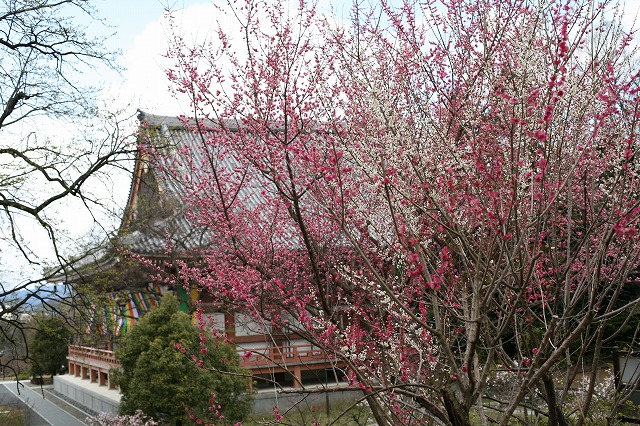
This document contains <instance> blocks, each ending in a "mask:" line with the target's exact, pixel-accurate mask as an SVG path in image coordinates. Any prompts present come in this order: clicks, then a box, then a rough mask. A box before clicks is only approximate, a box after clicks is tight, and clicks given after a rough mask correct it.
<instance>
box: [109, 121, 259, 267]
mask: <svg viewBox="0 0 640 426" xmlns="http://www.w3.org/2000/svg"><path fill="white" fill-rule="evenodd" d="M138 119H139V120H140V123H141V129H142V130H141V135H143V136H142V138H143V139H141V142H142V143H144V144H150V145H153V146H156V147H158V146H161V147H163V149H164V150H165V152H167V153H169V155H166V156H158V157H157V158H155V160H154V162H153V164H149V163H148V162H146V161H147V160H146V159H145V158H142V157H140V158H139V159H138V164H137V165H136V170H137V173H139V179H140V182H138V183H136V182H135V179H136V176H134V182H133V183H132V187H131V196H130V201H129V205H128V206H127V211H126V212H125V219H124V220H123V226H122V227H121V231H120V237H119V242H120V244H122V245H123V246H124V247H126V248H128V249H129V250H131V251H133V252H134V253H137V254H140V255H147V256H159V257H164V256H170V255H172V256H178V257H182V256H184V255H188V253H189V252H190V251H193V250H197V249H200V248H204V247H208V246H210V245H211V243H212V241H211V238H212V236H211V233H210V232H208V231H207V229H206V228H202V227H198V226H195V225H194V224H193V223H191V222H190V221H189V220H188V219H187V209H188V207H187V206H186V205H185V203H184V201H183V200H184V197H185V196H186V189H185V187H184V186H183V185H182V184H181V183H180V182H178V180H177V179H175V177H174V176H172V175H171V174H169V173H168V172H166V171H165V170H166V169H168V168H171V167H176V162H175V160H176V155H178V153H179V152H181V151H182V150H187V151H188V152H189V153H190V155H191V158H192V160H193V164H194V166H196V167H199V166H202V165H204V164H207V159H205V158H204V156H203V154H202V150H200V149H199V148H198V147H199V145H200V144H201V141H202V140H201V136H200V135H199V134H197V133H195V132H194V131H192V130H191V129H188V128H185V126H184V125H183V123H182V122H181V121H180V120H179V119H177V118H176V117H165V116H158V115H153V114H148V113H144V112H140V113H139V114H138ZM225 125H226V126H227V128H228V129H230V130H232V131H234V130H235V129H237V125H236V123H232V122H229V123H225ZM218 161H219V162H220V164H219V166H220V167H223V168H225V169H229V170H230V169H235V168H237V167H238V164H237V161H235V160H234V159H233V157H231V156H224V157H223V158H220V159H218ZM138 168H140V170H138ZM239 196H240V197H241V198H242V200H243V202H244V203H247V205H249V206H251V205H253V206H255V205H258V204H259V203H261V201H262V197H261V195H260V192H259V191H258V190H255V191H252V190H251V188H250V187H245V188H244V189H243V190H242V191H241V193H240V194H239ZM169 244H171V245H173V247H172V249H171V250H170V254H169V253H168V250H167V247H168V245H169Z"/></svg>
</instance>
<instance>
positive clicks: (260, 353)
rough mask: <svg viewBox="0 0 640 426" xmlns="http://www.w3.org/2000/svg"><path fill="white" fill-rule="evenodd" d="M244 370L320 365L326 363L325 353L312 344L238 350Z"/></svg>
mask: <svg viewBox="0 0 640 426" xmlns="http://www.w3.org/2000/svg"><path fill="white" fill-rule="evenodd" d="M238 353H239V354H240V366H241V367H242V368H248V369H252V368H264V367H271V366H279V367H283V368H286V367H288V366H292V365H305V364H318V363H320V362H326V357H325V355H324V353H323V352H322V351H321V350H320V349H319V348H318V347H316V346H313V345H311V344H306V345H292V346H272V347H269V348H263V349H256V350H255V351H252V350H241V349H239V350H238Z"/></svg>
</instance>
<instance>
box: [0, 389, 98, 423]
mask: <svg viewBox="0 0 640 426" xmlns="http://www.w3.org/2000/svg"><path fill="white" fill-rule="evenodd" d="M36 389H39V388H36ZM0 402H3V403H4V404H3V405H12V406H18V407H19V408H22V409H24V410H25V411H26V412H27V425H29V426H85V425H86V424H85V423H83V422H81V421H80V420H78V419H76V418H75V417H73V416H72V415H70V414H69V413H67V412H66V411H64V410H63V409H61V408H60V407H58V406H57V405H55V404H53V403H52V402H50V401H49V400H46V399H44V398H43V397H42V394H41V393H38V392H36V391H35V390H34V389H33V388H30V387H29V386H26V385H24V384H22V383H20V382H14V381H12V382H3V383H0ZM5 402H6V403H5Z"/></svg>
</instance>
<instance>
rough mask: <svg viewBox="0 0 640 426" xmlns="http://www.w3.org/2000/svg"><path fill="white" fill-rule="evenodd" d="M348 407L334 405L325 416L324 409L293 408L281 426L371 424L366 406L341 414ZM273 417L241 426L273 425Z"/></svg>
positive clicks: (351, 425)
mask: <svg viewBox="0 0 640 426" xmlns="http://www.w3.org/2000/svg"><path fill="white" fill-rule="evenodd" d="M348 407H349V405H340V406H338V405H336V406H332V407H331V410H330V411H329V415H328V416H327V411H326V409H325V407H317V408H307V407H304V408H294V409H292V410H291V411H289V412H287V413H283V417H282V422H281V423H279V424H283V425H291V426H293V425H296V426H312V425H314V424H321V425H326V424H329V423H331V422H333V421H336V419H337V421H336V422H335V423H334V424H335V425H336V426H365V425H367V424H371V422H372V420H373V416H372V414H371V410H370V409H369V407H368V406H366V405H357V406H356V407H353V408H351V409H350V410H349V411H348V412H347V413H345V414H344V415H342V416H341V414H343V412H344V410H345V409H347V408H348ZM274 418H275V416H274V415H273V414H272V415H267V416H263V418H258V416H252V418H250V419H249V420H247V421H245V422H243V423H242V424H243V426H260V425H264V424H267V423H270V424H273V421H274Z"/></svg>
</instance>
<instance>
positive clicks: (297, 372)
mask: <svg viewBox="0 0 640 426" xmlns="http://www.w3.org/2000/svg"><path fill="white" fill-rule="evenodd" d="M293 377H294V380H293V387H294V388H301V387H302V371H301V368H300V366H299V365H296V366H295V367H293Z"/></svg>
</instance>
